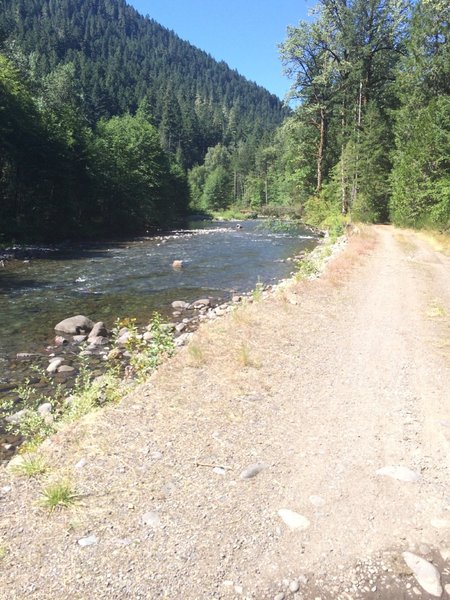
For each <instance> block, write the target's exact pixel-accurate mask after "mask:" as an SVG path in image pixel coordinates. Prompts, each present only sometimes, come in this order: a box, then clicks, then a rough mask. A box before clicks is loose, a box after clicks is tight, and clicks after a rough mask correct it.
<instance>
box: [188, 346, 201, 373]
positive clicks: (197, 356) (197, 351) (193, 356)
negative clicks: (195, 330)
mask: <svg viewBox="0 0 450 600" xmlns="http://www.w3.org/2000/svg"><path fill="white" fill-rule="evenodd" d="M187 353H188V356H189V360H190V361H191V363H192V365H193V366H195V367H200V366H202V365H204V364H205V354H204V352H203V349H202V347H201V345H200V344H199V343H198V342H191V343H190V344H189V346H188V348H187Z"/></svg>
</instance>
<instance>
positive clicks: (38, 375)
mask: <svg viewBox="0 0 450 600" xmlns="http://www.w3.org/2000/svg"><path fill="white" fill-rule="evenodd" d="M166 239H167V238H161V243H164V241H165V240H166ZM327 247H328V249H329V251H328V252H327V253H326V256H325V254H324V252H323V248H324V246H323V245H321V246H319V247H318V249H317V250H316V251H313V252H312V253H311V254H310V255H308V257H307V259H305V253H304V252H302V253H300V254H298V255H297V256H295V257H292V258H290V259H287V261H288V262H289V261H290V262H292V263H293V266H294V264H296V263H298V261H302V260H307V262H308V263H311V262H314V261H315V260H316V258H319V257H321V260H322V262H323V261H325V260H327V259H328V258H329V256H330V255H331V254H332V252H334V251H335V250H336V249H337V247H338V245H334V246H329V245H328V246H327ZM330 248H332V250H330ZM322 255H323V256H322ZM317 262H320V261H317ZM299 264H301V262H300V263H299ZM180 267H182V265H180ZM317 270H318V269H315V270H314V273H316V271H317ZM292 274H293V273H292ZM310 275H311V274H310ZM285 283H286V282H280V283H279V285H284V284H285ZM276 287H277V286H271V285H263V284H258V285H257V287H256V288H255V290H254V291H252V292H250V293H248V294H239V295H238V294H234V295H232V296H230V297H229V298H227V299H223V298H217V297H216V298H214V297H211V296H209V297H206V298H199V299H197V300H195V301H194V302H188V301H185V300H184V299H175V300H173V302H172V304H171V313H170V319H168V321H169V322H168V323H166V324H165V325H164V327H165V328H166V330H167V332H170V335H171V336H172V337H173V342H174V346H175V348H176V347H181V346H183V345H185V344H186V343H187V342H188V341H189V339H190V338H191V336H192V333H193V332H194V331H195V330H196V329H197V327H198V326H199V324H200V323H202V322H204V321H214V320H215V319H217V318H219V317H221V316H223V315H226V314H227V313H229V312H232V311H233V310H234V308H235V307H236V306H238V305H239V304H241V303H246V302H249V303H251V302H253V301H254V300H255V299H259V298H260V297H262V296H265V295H267V294H269V293H270V292H271V291H272V290H273V289H274V288H276ZM54 329H55V337H54V340H53V343H52V344H50V345H48V346H47V347H46V348H44V349H42V351H41V352H39V353H32V352H20V353H18V354H17V355H16V357H15V359H14V360H13V361H12V363H11V367H12V369H13V371H14V373H15V381H14V380H13V381H11V382H6V383H3V384H1V385H0V396H1V406H0V410H1V413H0V417H2V419H3V422H2V421H0V460H3V461H4V460H8V459H9V458H11V456H13V455H14V453H15V451H16V450H17V448H18V447H19V446H20V444H21V443H22V442H23V441H24V437H23V435H20V434H17V433H16V434H14V433H11V429H13V431H16V432H17V430H19V431H20V429H21V428H20V424H21V421H22V420H23V419H27V418H28V416H29V412H28V409H29V408H30V404H32V405H33V408H34V410H36V411H37V413H38V414H40V415H44V414H46V413H50V414H51V413H52V412H54V411H55V410H56V411H58V410H59V407H60V405H61V403H63V402H64V401H65V400H64V399H65V398H67V397H70V396H71V394H72V392H73V389H74V387H75V386H76V385H77V381H78V378H79V376H80V372H85V371H86V370H87V371H88V372H89V376H90V377H91V379H92V381H95V379H96V378H101V377H103V376H104V375H105V373H107V372H108V371H109V370H111V369H112V368H114V369H115V370H116V372H117V373H118V374H119V375H120V377H121V378H124V379H126V380H127V381H133V379H135V378H136V377H137V375H138V374H137V373H136V367H135V366H133V364H132V360H131V359H132V358H133V356H132V352H130V349H131V348H130V343H131V345H132V346H133V347H135V346H136V344H138V345H139V344H142V348H141V350H145V344H146V343H148V342H150V341H151V338H152V335H153V334H152V333H151V331H148V327H147V324H141V325H140V326H138V325H137V324H136V323H135V322H134V321H133V320H130V319H123V320H122V322H117V323H115V325H114V327H112V325H111V324H109V326H107V325H106V324H105V323H103V322H95V321H94V320H92V319H91V318H90V317H89V316H84V315H77V316H73V317H68V318H67V319H64V320H63V321H61V322H60V323H58V324H56V325H55V327H54ZM52 405H53V406H52ZM49 406H50V407H51V408H50V410H49ZM42 407H44V408H42ZM51 418H52V417H50V416H47V419H48V420H51Z"/></svg>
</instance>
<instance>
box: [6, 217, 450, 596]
mask: <svg viewBox="0 0 450 600" xmlns="http://www.w3.org/2000/svg"><path fill="white" fill-rule="evenodd" d="M449 384H450V259H449V258H448V257H446V256H444V255H443V254H440V253H439V252H436V251H434V250H433V249H432V248H431V246H429V245H428V243H427V242H425V241H424V240H423V239H422V238H421V237H419V236H418V235H416V234H414V233H409V232H404V231H399V230H395V229H393V228H390V227H377V228H374V229H373V230H372V231H371V233H370V234H369V237H367V236H366V237H365V238H364V239H362V240H361V239H359V238H358V236H356V237H354V238H353V239H352V240H351V242H350V244H349V248H348V249H347V250H345V251H344V252H343V253H342V254H341V255H340V256H339V257H338V258H335V259H334V260H332V261H331V262H330V263H329V265H328V268H327V270H326V271H325V273H324V275H323V277H322V278H320V279H319V280H316V281H313V282H302V283H299V284H294V285H291V286H290V287H286V288H283V289H281V290H279V291H278V292H276V293H273V294H271V295H270V296H269V297H268V298H266V299H264V300H262V301H260V302H254V303H253V304H249V305H247V306H242V307H240V308H239V309H238V310H236V311H235V312H233V313H232V314H230V315H228V316H227V317H224V318H221V319H219V320H217V321H215V322H214V323H212V324H209V325H208V326H205V327H203V328H202V329H200V330H199V331H198V332H197V334H196V336H195V339H194V341H193V342H192V343H191V346H190V348H189V347H188V348H185V349H183V350H182V351H181V352H180V353H179V354H178V355H177V356H176V357H175V358H174V359H173V360H171V361H170V362H169V363H168V364H166V365H165V366H164V367H163V368H162V369H161V370H160V372H159V373H158V374H157V375H156V376H154V377H153V378H152V380H151V381H150V382H148V383H147V384H145V385H144V386H143V387H142V388H141V389H140V390H139V391H138V392H136V393H134V394H133V395H131V396H130V397H128V398H126V399H125V400H124V401H123V402H122V403H121V404H120V405H119V406H117V407H111V408H109V409H107V410H105V411H104V413H102V414H101V415H97V416H96V417H95V418H94V417H91V418H89V419H87V420H86V421H84V422H82V423H80V424H78V425H77V426H75V427H74V428H73V429H72V430H70V431H66V432H65V433H63V434H60V435H58V436H56V437H55V438H53V439H52V440H51V442H50V443H48V444H46V445H45V447H44V449H43V453H44V454H45V456H46V458H47V461H48V462H49V464H50V467H51V468H50V471H49V473H48V474H46V475H44V476H42V477H41V478H40V479H32V480H29V479H25V478H23V477H17V476H11V475H9V474H8V473H6V472H4V473H2V474H1V475H0V511H1V512H0V531H1V534H2V541H1V542H0V548H1V550H2V552H1V554H2V555H3V558H2V559H1V560H0V598H2V599H3V598H4V599H5V600H6V599H7V600H16V599H17V600H19V599H20V600H24V599H25V598H29V599H36V600H37V599H39V600H44V599H45V600H53V599H55V600H56V599H58V600H59V599H61V598H67V599H70V600H72V599H77V600H78V599H80V600H81V599H83V600H87V599H89V600H91V599H92V600H94V599H95V600H97V599H114V600H116V599H117V600H119V599H138V598H141V599H151V600H153V599H158V598H167V599H171V600H175V599H176V600H178V599H180V600H181V599H183V600H194V599H199V600H200V599H202V600H203V599H213V598H214V599H221V600H222V599H223V600H225V599H234V598H242V599H244V598H247V599H250V598H251V599H254V600H260V599H266V598H267V599H277V600H281V599H283V598H284V599H286V600H287V599H290V598H293V599H294V598H296V599H298V600H299V599H304V600H310V599H313V600H314V599H319V598H320V599H322V600H325V599H328V598H339V599H345V600H350V599H355V600H356V599H359V598H380V599H385V598H386V599H387V598H392V599H401V598H418V599H420V598H433V597H438V596H439V594H440V595H441V597H443V598H447V597H450V594H449V591H450V587H449V586H450V568H449V562H448V561H449V560H450V453H449V449H450V394H449V388H450V385H449ZM80 461H81V462H80ZM61 476H65V477H68V478H70V480H71V482H72V483H73V485H74V486H76V489H77V491H78V493H79V495H80V498H79V502H78V503H77V505H76V506H75V507H73V508H69V509H68V510H65V511H61V512H59V513H53V514H51V515H48V514H46V513H45V512H43V511H42V509H40V508H39V507H38V505H37V503H36V501H37V499H38V498H39V493H40V490H41V488H42V486H43V485H44V484H45V482H46V480H47V479H49V478H50V479H52V478H53V479H55V478H58V477H61ZM80 542H81V544H86V545H80ZM405 552H406V553H408V552H409V553H411V554H405V555H403V553H405ZM411 557H412V558H411ZM415 557H421V558H423V559H425V560H426V561H427V562H426V563H422V567H423V568H425V569H427V568H429V569H430V572H429V573H425V575H424V573H423V572H422V573H417V572H416V576H414V574H413V571H414V570H415V569H417V567H416V566H411V565H414V564H417V561H418V559H417V558H415ZM405 559H406V560H405ZM414 561H415V562H414ZM407 562H409V563H410V564H409V566H408V565H407ZM430 564H434V565H435V567H436V568H437V571H436V570H433V568H432V567H430V566H429V565H430ZM427 565H428V566H427ZM446 586H447V587H446ZM425 590H428V591H425Z"/></svg>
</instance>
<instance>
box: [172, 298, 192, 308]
mask: <svg viewBox="0 0 450 600" xmlns="http://www.w3.org/2000/svg"><path fill="white" fill-rule="evenodd" d="M172 308H174V309H176V310H185V309H186V308H189V302H184V301H183V300H175V301H174V302H172Z"/></svg>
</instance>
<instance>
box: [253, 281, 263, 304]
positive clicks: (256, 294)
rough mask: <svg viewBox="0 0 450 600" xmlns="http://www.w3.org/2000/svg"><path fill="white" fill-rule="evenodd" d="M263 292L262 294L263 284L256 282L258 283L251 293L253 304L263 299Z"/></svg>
mask: <svg viewBox="0 0 450 600" xmlns="http://www.w3.org/2000/svg"><path fill="white" fill-rule="evenodd" d="M263 292H264V284H263V283H262V282H261V281H258V283H257V284H256V286H255V289H254V290H253V291H252V298H253V300H254V301H255V302H260V301H261V300H262V297H263Z"/></svg>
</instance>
